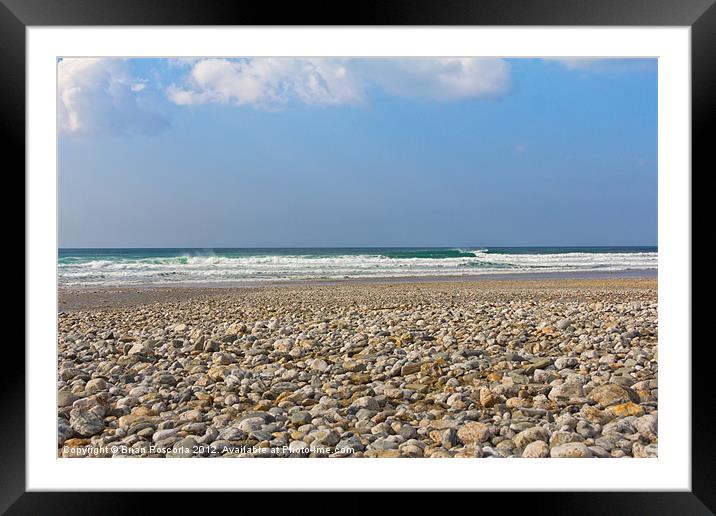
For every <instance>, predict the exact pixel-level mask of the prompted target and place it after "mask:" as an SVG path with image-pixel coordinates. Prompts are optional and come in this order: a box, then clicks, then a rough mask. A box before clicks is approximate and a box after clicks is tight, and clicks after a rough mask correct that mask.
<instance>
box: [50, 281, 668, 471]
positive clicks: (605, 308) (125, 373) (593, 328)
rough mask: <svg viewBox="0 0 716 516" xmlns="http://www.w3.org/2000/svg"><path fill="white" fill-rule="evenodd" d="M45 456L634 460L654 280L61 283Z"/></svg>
mask: <svg viewBox="0 0 716 516" xmlns="http://www.w3.org/2000/svg"><path fill="white" fill-rule="evenodd" d="M59 310H60V311H59V314H58V319H59V341H58V377H57V386H58V414H57V416H58V457H66V458H90V457H167V458H188V457H194V458H199V457H273V458H288V457H331V458H360V457H364V458H374V457H388V458H397V457H413V458H418V457H424V458H440V457H454V458H509V457H515V458H520V457H521V458H622V457H634V458H648V457H656V456H657V447H658V425H657V418H658V407H657V400H658V381H657V376H658V366H657V341H658V318H657V311H658V303H657V280H656V278H655V277H643V278H593V279H511V280H485V281H459V282H457V281H449V280H445V281H433V282H420V281H413V282H395V283H389V282H382V283H365V282H363V283H352V282H345V283H340V282H338V283H335V284H320V283H315V284H310V283H309V284H301V285H270V286H256V287H244V288H228V287H227V288H189V287H172V288H160V287H155V288H125V289H119V288H115V289H112V288H104V289H93V290H81V289H75V290H72V289H67V288H60V292H59Z"/></svg>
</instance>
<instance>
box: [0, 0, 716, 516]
mask: <svg viewBox="0 0 716 516" xmlns="http://www.w3.org/2000/svg"><path fill="white" fill-rule="evenodd" d="M714 1H715V0H680V1H679V0H599V1H598V0H482V1H480V2H479V3H478V2H477V1H475V0H472V1H470V0H442V1H440V2H429V1H427V0H390V1H387V0H384V1H383V2H382V3H373V4H361V5H356V8H355V10H352V11H351V12H350V14H349V9H347V7H348V6H347V5H345V4H342V3H340V2H326V1H321V2H316V1H314V2H312V3H293V4H291V3H284V4H283V5H281V7H280V8H276V7H274V6H273V5H270V4H268V3H264V4H260V3H255V2H252V3H251V4H248V3H242V4H240V3H239V2H236V1H234V2H231V1H222V0H204V1H203V2H202V3H198V2H190V1H189V0H144V1H142V0H123V1H121V2H119V1H114V2H113V1H112V0H0V64H1V65H2V71H3V75H2V79H0V88H1V89H0V91H1V92H2V94H1V95H0V113H1V117H0V138H2V140H1V141H3V142H4V143H5V144H6V145H5V148H6V149H8V150H10V153H7V154H6V156H8V155H10V156H13V155H14V157H15V159H16V160H15V161H14V162H15V163H16V165H15V167H17V169H23V170H24V167H25V29H26V27H27V26H43V25H44V26H53V25H58V26H62V25H532V26H538V25H552V26H555V25H557V26H558V25H571V26H596V25H604V26H610V25H621V26H625V25H630V26H653V25H657V26H689V27H691V31H692V32H691V37H692V41H691V45H692V56H691V65H692V67H691V70H692V113H691V114H692V168H698V169H700V170H701V171H702V174H706V173H707V168H706V167H707V163H709V162H713V158H711V156H712V154H713V151H712V149H711V147H712V146H713V144H712V142H711V138H709V136H710V135H711V134H713V133H714V131H713V129H714V126H715V125H716V117H715V116H714V115H715V114H716V95H715V94H714V92H716V41H715V39H716V38H715V37H714V36H715V35H716V5H715V4H714ZM663 143H664V142H662V144H663ZM5 162H6V163H7V159H6V160H5ZM709 164H710V163H709ZM6 166H7V165H6ZM12 168H14V167H8V168H6V169H5V170H6V171H7V172H9V171H10V170H11V169H12ZM685 172H686V171H685ZM692 177H693V174H692ZM23 188H24V187H23ZM692 319H693V317H692ZM710 345H711V342H710V339H709V340H706V341H705V342H694V345H693V347H692V353H693V355H694V356H699V357H701V358H704V359H703V360H694V361H693V362H692V398H693V399H692V407H693V409H695V410H692V418H693V419H692V456H691V465H692V491H691V492H678V493H677V492H673V493H672V492H641V493H548V494H547V493H542V494H539V495H536V494H534V493H532V494H530V493H523V494H518V493H513V494H510V495H509V506H510V508H520V509H522V508H524V509H529V510H530V511H531V512H533V513H535V514H542V513H548V512H549V513H550V514H552V513H554V512H565V513H579V514H611V513H617V514H650V515H653V514H662V513H663V514H714V513H716V490H714V489H713V485H714V484H716V446H714V445H713V437H714V433H713V432H714V429H715V428H716V416H715V415H714V414H715V412H714V411H713V410H712V409H713V408H714V404H713V396H712V394H711V393H712V392H713V389H712V387H710V386H709V385H707V384H706V382H707V379H708V378H709V377H710V375H711V374H713V373H712V368H711V366H710V360H708V358H709V355H708V350H707V349H706V346H710ZM4 351H5V353H7V354H8V355H9V356H6V358H5V360H7V362H6V363H11V364H13V365H14V367H13V368H12V369H10V368H6V370H5V371H4V372H3V375H0V388H1V390H0V393H2V396H3V403H4V407H3V408H4V411H3V412H4V414H5V415H6V418H5V420H4V421H3V423H2V425H0V435H1V436H2V439H0V442H2V443H4V444H5V449H4V450H3V452H2V457H1V458H0V511H6V510H7V511H8V513H11V514H27V513H29V514H55V513H70V512H71V513H79V514H99V513H111V514H114V513H120V512H121V513H124V514H127V511H128V510H133V509H138V510H142V508H145V507H146V505H145V504H144V503H143V502H142V500H140V499H139V497H138V495H130V494H128V493H122V494H114V495H111V494H106V493H36V492H33V493H26V492H25V473H26V469H25V421H26V420H25V416H26V413H25V368H24V365H25V354H24V352H23V351H22V350H18V349H17V348H16V347H15V350H14V351H13V350H11V349H9V346H8V347H6V348H5V350H4ZM12 354H14V356H12ZM8 416H9V417H8ZM13 423H14V424H13ZM217 496H219V497H221V498H222V499H225V498H226V497H225V496H222V495H219V494H218V493H215V494H212V495H211V497H212V498H211V501H212V502H214V501H215V500H217V498H216V497H217ZM480 496H487V494H484V495H483V494H481V495H480ZM498 496H499V495H498ZM186 498H187V497H186V496H181V495H180V493H173V494H172V496H171V497H163V500H162V502H163V503H169V504H170V505H171V504H175V505H177V506H179V505H178V503H177V502H179V503H184V502H185V500H186ZM536 498H538V499H539V500H536ZM501 499H502V500H503V501H504V500H505V496H504V495H502V496H501ZM351 500H355V501H356V502H358V498H357V496H355V495H348V496H346V497H345V498H344V500H343V503H344V504H345V505H344V506H346V507H348V508H354V507H355V508H357V507H356V506H359V505H358V504H351ZM495 501H497V500H495ZM535 502H537V503H535ZM165 507H166V506H165ZM179 507H180V506H179Z"/></svg>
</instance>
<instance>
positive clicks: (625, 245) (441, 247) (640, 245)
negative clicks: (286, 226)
mask: <svg viewBox="0 0 716 516" xmlns="http://www.w3.org/2000/svg"><path fill="white" fill-rule="evenodd" d="M490 247H493V248H494V247H500V248H512V249H519V248H539V247H543V248H546V247H582V248H598V247H657V248H658V245H657V244H587V245H580V244H550V245H355V246H348V245H318V246H316V245H298V246H272V245H268V246H260V245H256V246H222V245H215V246H158V247H147V246H126V247H125V246H97V247H94V246H79V247H70V246H68V247H60V246H58V247H57V249H58V250H68V249H460V248H467V249H481V248H488V249H489V248H490Z"/></svg>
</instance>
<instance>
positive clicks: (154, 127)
mask: <svg viewBox="0 0 716 516" xmlns="http://www.w3.org/2000/svg"><path fill="white" fill-rule="evenodd" d="M657 72H658V61H657V59H651V58H564V57H562V58H557V57H555V58H507V57H504V58H503V57H490V58H486V57H480V58H476V57H441V58H435V57H384V58H367V57H344V58H336V57H330V58H328V57H316V58H309V57H300V58H299V57H296V58H293V57H245V56H240V57H211V56H207V57H185V58H177V57H171V58H160V57H156V58H119V57H117V58H93V57H65V58H59V59H58V60H57V106H58V112H57V132H58V138H57V144H58V156H57V160H58V169H57V174H58V191H57V201H58V213H57V217H58V227H57V237H58V242H59V245H58V249H57V290H58V296H57V336H58V339H57V343H56V346H57V351H56V352H57V380H56V386H57V393H56V395H57V457H58V458H60V459H69V458H85V459H89V458H338V459H358V458H454V459H457V458H473V459H490V458H516V459H527V458H536V459H552V458H558V459H559V458H591V459H597V458H625V459H626V458H636V459H639V458H656V457H658V349H657V343H658V330H659V324H658V322H659V320H658V309H659V305H658V296H657V290H658V288H657V287H658V261H659V252H658V251H659V248H658V238H657V234H658V224H657V214H658V202H657V193H658V192H657V180H658V162H657V157H658V141H657V130H658V124H657V120H658V109H657V108H658V104H657V89H658V84H657ZM53 248H54V246H53ZM667 254H668V253H667ZM665 277H666V276H665ZM664 331H666V329H665V330H664ZM665 406H666V405H665ZM53 417H54V416H53ZM665 431H666V430H665ZM665 435H666V434H665ZM113 464H114V462H113ZM272 464H273V463H272Z"/></svg>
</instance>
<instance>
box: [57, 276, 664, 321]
mask: <svg viewBox="0 0 716 516" xmlns="http://www.w3.org/2000/svg"><path fill="white" fill-rule="evenodd" d="M640 281H646V282H647V283H648V284H651V283H653V284H654V285H656V282H657V271H656V270H648V269H645V270H633V271H592V272H582V271H580V272H576V271H575V272H559V273H557V272H541V273H535V272H525V273H507V274H489V275H488V274H481V275H470V276H467V275H466V276H402V277H375V278H346V279H307V280H285V281H259V282H257V281H253V282H227V283H209V282H207V283H180V284H172V285H167V284H161V285H159V284H141V285H123V286H109V285H107V286H105V285H102V286H88V285H82V286H58V312H66V311H75V310H91V309H106V308H124V307H131V306H138V305H148V304H154V303H164V302H177V301H184V300H190V299H201V298H209V297H216V296H224V295H229V294H233V293H236V292H242V291H243V292H245V291H257V290H259V291H260V290H264V289H282V288H286V289H290V288H298V287H304V288H314V287H315V288H321V287H351V286H354V287H361V286H365V287H370V286H380V287H391V286H406V287H407V286H420V285H450V284H458V285H464V286H471V287H474V288H477V289H485V288H488V287H490V286H494V287H498V288H525V287H539V288H545V287H552V288H556V287H574V286H580V287H586V288H594V287H600V286H602V287H607V286H610V285H612V284H619V283H620V282H628V283H632V284H633V283H634V282H640Z"/></svg>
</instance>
